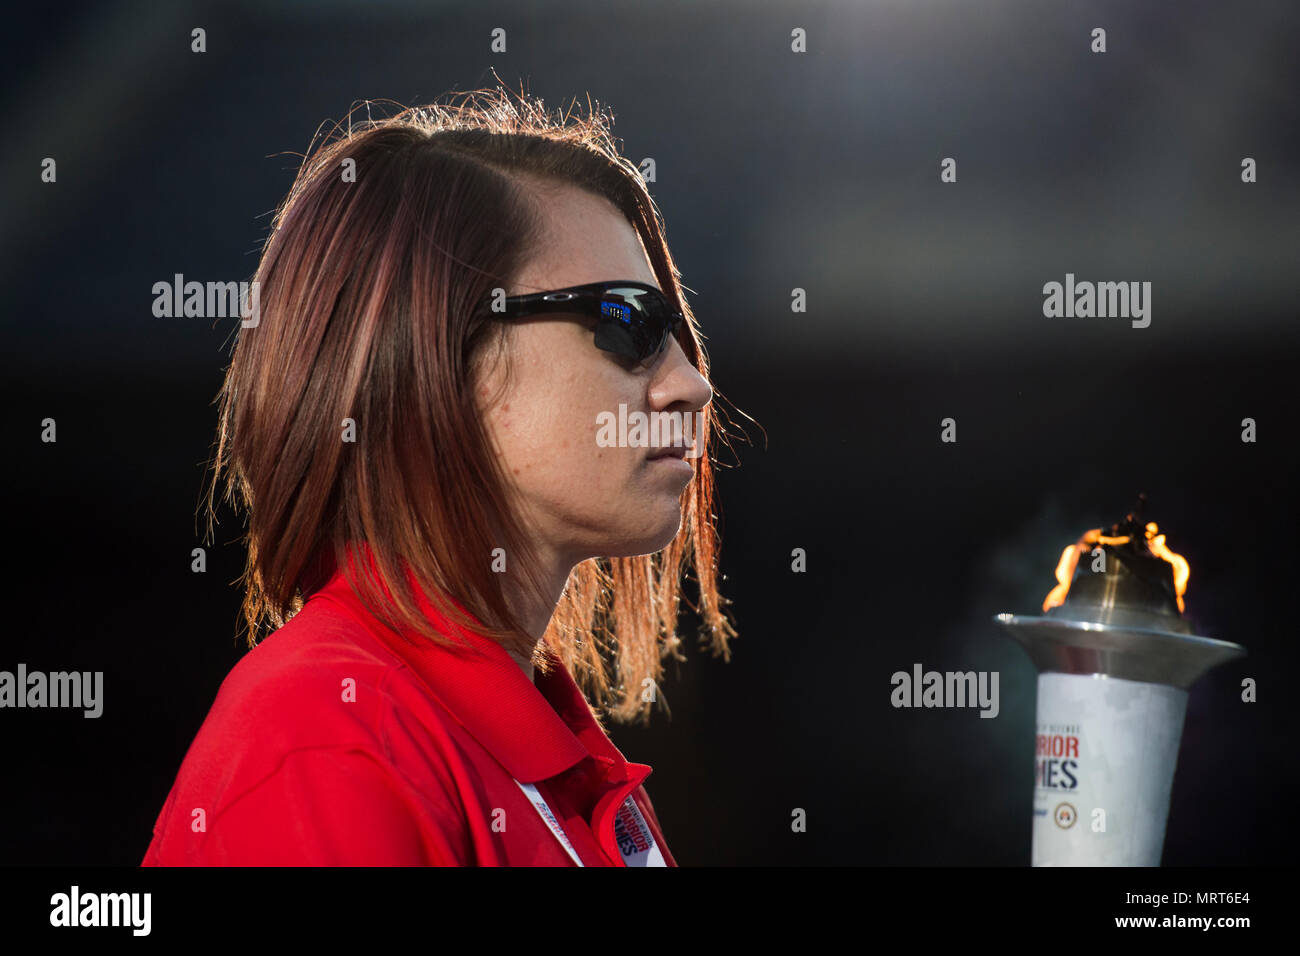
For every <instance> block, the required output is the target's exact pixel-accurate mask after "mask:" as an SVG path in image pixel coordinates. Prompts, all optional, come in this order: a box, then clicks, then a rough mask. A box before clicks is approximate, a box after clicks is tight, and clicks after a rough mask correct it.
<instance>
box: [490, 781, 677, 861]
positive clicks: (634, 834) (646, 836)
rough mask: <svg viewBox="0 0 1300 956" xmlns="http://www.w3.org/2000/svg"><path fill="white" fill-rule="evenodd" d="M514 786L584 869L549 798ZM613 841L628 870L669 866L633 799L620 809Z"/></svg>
mask: <svg viewBox="0 0 1300 956" xmlns="http://www.w3.org/2000/svg"><path fill="white" fill-rule="evenodd" d="M515 784H516V785H518V787H519V789H520V790H522V791H523V792H524V796H526V797H527V798H528V802H529V803H531V804H532V805H533V809H535V810H536V811H537V814H538V816H540V817H541V818H542V819H543V820H545V821H546V825H547V826H548V827H550V828H551V832H552V833H554V834H555V838H556V839H557V840H559V841H560V845H561V846H562V847H564V849H565V852H567V853H568V854H569V858H570V859H571V860H573V862H574V863H576V864H577V865H578V866H582V865H583V863H582V860H580V859H578V853H577V851H576V850H574V848H573V844H572V843H570V842H569V838H568V836H566V835H565V832H564V827H562V826H560V821H559V819H558V818H557V817H556V816H555V814H554V813H553V812H552V810H551V807H550V804H548V803H547V802H546V798H545V797H543V796H542V794H541V792H540V791H538V789H537V787H535V786H534V785H533V784H531V783H519V781H518V780H516V781H515ZM614 840H615V842H616V843H617V844H618V852H619V853H620V854H621V855H622V857H623V864H624V865H625V866H667V865H668V864H666V863H665V862H664V855H663V853H662V852H661V851H660V850H659V845H658V844H657V843H655V838H654V834H653V833H651V832H650V825H649V824H648V823H646V822H645V817H643V816H642V815H641V810H640V808H639V807H637V805H636V801H635V800H633V799H632V798H631V797H630V796H629V797H628V798H627V799H626V800H624V801H623V806H621V807H619V810H618V813H617V814H616V815H615V816H614Z"/></svg>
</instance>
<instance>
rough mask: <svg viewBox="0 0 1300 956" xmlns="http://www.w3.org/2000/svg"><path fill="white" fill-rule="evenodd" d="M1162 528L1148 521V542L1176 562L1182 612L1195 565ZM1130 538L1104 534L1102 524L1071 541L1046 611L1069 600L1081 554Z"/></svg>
mask: <svg viewBox="0 0 1300 956" xmlns="http://www.w3.org/2000/svg"><path fill="white" fill-rule="evenodd" d="M1159 531H1160V529H1159V528H1158V527H1157V526H1156V523H1155V522H1154V521H1149V522H1147V526H1146V545H1147V548H1148V549H1149V550H1150V551H1151V553H1152V554H1154V555H1155V556H1156V557H1158V558H1163V559H1164V560H1165V561H1168V562H1169V563H1170V564H1172V565H1173V566H1174V590H1175V591H1176V592H1177V597H1178V613H1179V614H1182V613H1183V612H1184V610H1185V606H1184V603H1183V594H1184V593H1185V592H1186V591H1187V579H1188V577H1190V576H1191V568H1190V566H1189V565H1188V564H1187V559H1186V558H1184V557H1183V556H1182V555H1181V554H1175V553H1174V552H1173V551H1170V550H1169V548H1168V546H1167V545H1166V544H1165V536H1164V535H1163V534H1160V533H1159ZM1128 542H1129V536H1128V535H1126V534H1125V535H1119V536H1117V537H1112V536H1110V535H1104V534H1102V533H1101V529H1100V528H1093V529H1092V530H1091V531H1085V532H1084V533H1083V537H1081V538H1080V539H1079V540H1078V541H1076V542H1075V543H1074V544H1071V545H1067V546H1066V549H1065V550H1064V551H1062V552H1061V560H1060V561H1058V562H1057V564H1056V587H1054V588H1052V590H1051V591H1049V592H1048V594H1047V597H1046V598H1045V599H1044V600H1043V612H1044V613H1046V612H1047V610H1048V609H1049V608H1053V607H1058V606H1059V605H1061V604H1063V603H1065V596H1066V595H1067V594H1069V593H1070V583H1071V582H1072V581H1073V580H1074V571H1075V569H1076V568H1077V567H1078V566H1079V556H1080V555H1082V554H1083V553H1084V552H1085V551H1090V550H1092V548H1093V547H1094V546H1096V545H1100V544H1111V545H1121V544H1128Z"/></svg>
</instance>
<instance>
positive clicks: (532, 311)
mask: <svg viewBox="0 0 1300 956" xmlns="http://www.w3.org/2000/svg"><path fill="white" fill-rule="evenodd" d="M481 311H482V312H483V313H484V314H487V315H491V316H492V317H493V318H497V319H522V318H525V317H526V316H530V315H560V316H563V315H568V316H572V317H582V318H588V317H590V318H595V319H596V320H597V324H596V347H597V348H599V349H603V350H604V351H606V352H612V353H614V354H615V355H619V356H622V357H623V358H626V359H629V360H630V361H634V362H638V363H644V362H646V361H647V360H648V359H651V358H653V357H654V356H656V355H658V354H659V353H660V352H662V351H663V350H664V349H666V348H667V347H668V339H669V337H670V336H673V335H676V334H677V330H678V329H680V328H681V325H682V323H683V322H685V321H686V318H685V316H683V315H682V314H681V313H680V312H678V311H677V310H675V309H674V308H673V307H672V305H671V304H670V303H669V301H668V298H667V296H665V295H664V294H663V293H662V292H660V291H659V290H658V289H656V288H655V287H654V286H652V285H646V284H645V283H644V282H592V283H589V284H587V285H575V286H570V287H569V288H567V289H555V290H553V291H551V292H535V293H532V294H530V295H515V296H509V297H508V298H507V299H506V300H505V308H504V309H503V310H493V309H492V307H491V301H490V299H488V300H485V301H484V303H483V305H482V306H481Z"/></svg>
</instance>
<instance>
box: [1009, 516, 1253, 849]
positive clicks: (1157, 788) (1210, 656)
mask: <svg viewBox="0 0 1300 956" xmlns="http://www.w3.org/2000/svg"><path fill="white" fill-rule="evenodd" d="M1144 503H1145V496H1139V500H1138V506H1137V508H1135V509H1134V512H1133V513H1132V514H1129V515H1127V516H1126V517H1125V519H1124V521H1122V522H1118V523H1116V524H1115V525H1113V526H1112V527H1111V529H1110V531H1109V533H1104V532H1103V531H1102V529H1100V528H1097V529H1094V530H1092V531H1089V532H1087V533H1086V534H1084V535H1083V536H1082V537H1081V538H1080V539H1079V540H1078V542H1076V543H1075V544H1073V545H1071V546H1069V547H1067V548H1066V549H1065V551H1064V553H1063V554H1062V555H1061V561H1060V564H1059V565H1058V566H1057V570H1056V577H1057V586H1056V588H1054V589H1053V590H1052V592H1051V593H1050V594H1048V596H1047V599H1046V600H1045V601H1044V602H1043V611H1044V614H1045V616H1043V617H1025V616H1020V615H1015V614H999V615H997V616H996V618H995V620H996V621H997V622H998V623H999V624H1001V625H1002V626H1003V627H1005V628H1006V629H1007V631H1008V632H1010V634H1011V636H1012V637H1014V638H1015V639H1016V640H1017V641H1019V642H1020V644H1022V645H1023V646H1024V648H1025V650H1026V651H1027V652H1028V653H1029V657H1030V659H1031V660H1033V662H1034V665H1035V666H1036V667H1037V668H1038V671H1039V674H1038V710H1037V724H1038V726H1037V732H1036V734H1035V765H1034V766H1035V779H1034V810H1033V812H1034V817H1033V849H1032V852H1031V863H1032V865H1034V866H1159V865H1160V854H1161V852H1162V850H1163V848H1164V841H1165V824H1166V822H1167V819H1168V816H1169V797H1170V793H1171V792H1172V789H1173V781H1174V766H1175V763H1176V762H1177V759H1178V745H1179V741H1180V740H1181V738H1182V733H1183V716H1184V714H1185V713H1186V711H1187V696H1188V690H1189V688H1190V687H1191V686H1192V684H1193V683H1195V682H1196V680H1197V679H1198V678H1199V677H1201V675H1203V674H1204V673H1206V672H1207V671H1208V670H1210V669H1211V668H1212V667H1216V666H1217V665H1219V664H1222V663H1224V662H1225V661H1229V660H1232V659H1234V658H1237V657H1241V656H1242V655H1244V654H1245V653H1246V649H1245V648H1244V647H1242V646H1241V645H1240V644H1233V643H1230V642H1228V641H1218V640H1213V639H1211V638H1208V637H1198V636H1196V635H1194V634H1192V628H1191V626H1190V625H1189V624H1188V622H1187V621H1186V620H1185V619H1184V618H1183V616H1182V612H1183V610H1184V606H1183V593H1184V591H1185V590H1186V587H1187V579H1188V576H1189V569H1188V566H1187V562H1186V561H1185V560H1184V559H1183V558H1182V557H1181V556H1180V555H1178V554H1175V553H1174V552H1172V551H1170V550H1169V548H1168V547H1167V546H1166V544H1165V536H1164V535H1163V534H1160V533H1159V528H1158V527H1157V526H1156V525H1155V524H1154V523H1146V524H1143V522H1142V520H1141V510H1142V507H1143V504H1144Z"/></svg>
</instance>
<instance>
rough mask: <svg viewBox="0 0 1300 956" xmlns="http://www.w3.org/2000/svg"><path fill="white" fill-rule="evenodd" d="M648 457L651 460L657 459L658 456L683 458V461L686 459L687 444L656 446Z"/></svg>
mask: <svg viewBox="0 0 1300 956" xmlns="http://www.w3.org/2000/svg"><path fill="white" fill-rule="evenodd" d="M646 457H647V458H649V459H650V460H651V461H654V460H655V459H657V458H680V459H682V460H683V461H685V460H686V446H685V445H667V446H664V447H663V448H656V449H655V450H654V451H652V452H651V453H650V454H649V455H647V456H646Z"/></svg>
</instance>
